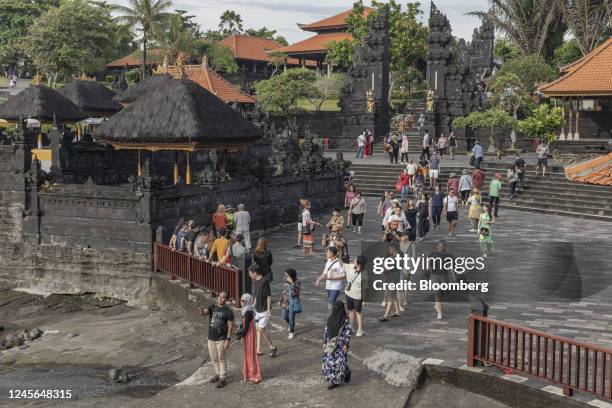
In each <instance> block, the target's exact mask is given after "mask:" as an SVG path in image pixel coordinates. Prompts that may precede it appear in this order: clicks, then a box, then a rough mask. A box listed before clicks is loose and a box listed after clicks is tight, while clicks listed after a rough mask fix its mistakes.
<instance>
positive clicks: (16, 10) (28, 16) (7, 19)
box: [0, 0, 60, 67]
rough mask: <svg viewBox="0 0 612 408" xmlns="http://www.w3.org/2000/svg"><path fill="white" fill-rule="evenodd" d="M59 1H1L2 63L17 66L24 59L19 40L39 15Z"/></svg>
mask: <svg viewBox="0 0 612 408" xmlns="http://www.w3.org/2000/svg"><path fill="white" fill-rule="evenodd" d="M59 3H60V2H59V0H38V1H24V0H1V1H0V65H8V66H10V67H16V66H17V64H18V62H20V61H22V60H23V58H24V56H23V55H21V54H20V51H21V48H20V47H18V44H19V41H20V40H21V38H23V37H24V36H25V35H26V34H27V32H28V28H29V27H30V26H31V25H32V24H33V22H34V20H35V19H36V18H37V17H39V16H40V15H41V14H43V13H44V12H45V11H47V10H48V9H49V8H50V7H57V6H59Z"/></svg>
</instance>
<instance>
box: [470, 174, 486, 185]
mask: <svg viewBox="0 0 612 408" xmlns="http://www.w3.org/2000/svg"><path fill="white" fill-rule="evenodd" d="M484 179H485V176H484V173H483V172H482V171H480V170H476V171H474V173H472V184H473V185H474V187H476V188H480V187H482V186H483V184H484Z"/></svg>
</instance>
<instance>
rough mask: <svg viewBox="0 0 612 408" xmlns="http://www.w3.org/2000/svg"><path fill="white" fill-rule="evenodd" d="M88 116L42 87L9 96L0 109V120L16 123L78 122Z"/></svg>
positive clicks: (53, 91)
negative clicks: (29, 119)
mask: <svg viewBox="0 0 612 408" xmlns="http://www.w3.org/2000/svg"><path fill="white" fill-rule="evenodd" d="M88 116H89V115H88V114H87V113H85V112H83V111H82V110H81V109H80V108H79V107H78V106H76V105H75V104H74V103H72V102H71V101H70V99H68V98H66V97H65V96H64V95H62V94H61V93H59V92H58V91H56V90H55V89H51V88H49V87H46V86H43V85H31V86H29V87H27V88H26V89H24V90H23V91H21V92H19V93H18V94H17V95H13V96H9V97H8V100H7V101H6V103H5V104H4V105H3V106H2V107H1V108H0V118H1V119H6V120H9V121H17V120H19V119H20V118H24V119H28V118H31V119H37V120H39V121H41V122H47V123H51V122H53V120H54V118H55V121H56V122H57V123H62V122H78V121H80V120H83V119H86V118H87V117H88Z"/></svg>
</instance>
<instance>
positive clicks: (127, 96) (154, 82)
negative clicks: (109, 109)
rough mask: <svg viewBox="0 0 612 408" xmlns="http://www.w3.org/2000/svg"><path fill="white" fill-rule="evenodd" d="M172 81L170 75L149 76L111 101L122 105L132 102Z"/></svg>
mask: <svg viewBox="0 0 612 408" xmlns="http://www.w3.org/2000/svg"><path fill="white" fill-rule="evenodd" d="M171 79H172V75H170V74H162V75H150V76H147V77H145V78H143V79H142V80H140V82H138V83H137V84H135V85H132V86H130V87H129V88H128V89H126V90H125V91H123V92H121V93H119V94H117V95H115V97H114V98H113V100H114V101H115V102H119V103H120V104H122V105H127V104H128V103H132V102H134V101H135V100H136V99H138V98H140V97H141V96H143V95H145V94H146V93H148V92H149V91H157V90H158V89H159V87H160V86H161V85H162V84H164V83H166V82H168V81H169V80H171Z"/></svg>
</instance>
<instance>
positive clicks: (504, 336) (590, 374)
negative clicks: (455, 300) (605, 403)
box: [467, 315, 612, 400]
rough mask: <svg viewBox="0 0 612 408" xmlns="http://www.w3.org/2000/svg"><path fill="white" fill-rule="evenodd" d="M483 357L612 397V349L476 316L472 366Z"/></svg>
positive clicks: (471, 330) (471, 327) (471, 322)
mask: <svg viewBox="0 0 612 408" xmlns="http://www.w3.org/2000/svg"><path fill="white" fill-rule="evenodd" d="M477 361H480V362H482V363H489V364H492V365H495V366H497V367H499V368H502V369H506V370H509V371H519V372H522V373H526V374H530V375H533V376H537V377H539V378H542V379H544V380H547V381H549V382H552V383H555V384H560V385H561V386H562V387H563V394H564V395H566V396H570V395H572V394H573V391H574V390H581V391H585V392H588V393H592V394H595V395H597V396H598V397H602V398H604V399H609V400H612V350H611V349H606V348H604V347H599V346H596V345H592V344H587V343H583V342H580V341H576V340H573V339H570V338H566V337H559V336H554V335H551V334H548V333H544V332H540V331H537V330H532V329H529V328H527V327H522V326H517V325H513V324H509V323H505V322H502V321H499V320H494V319H489V318H487V317H483V316H477V315H470V317H469V319H468V353H467V365H468V366H469V367H473V366H474V364H475V363H476V362H477Z"/></svg>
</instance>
